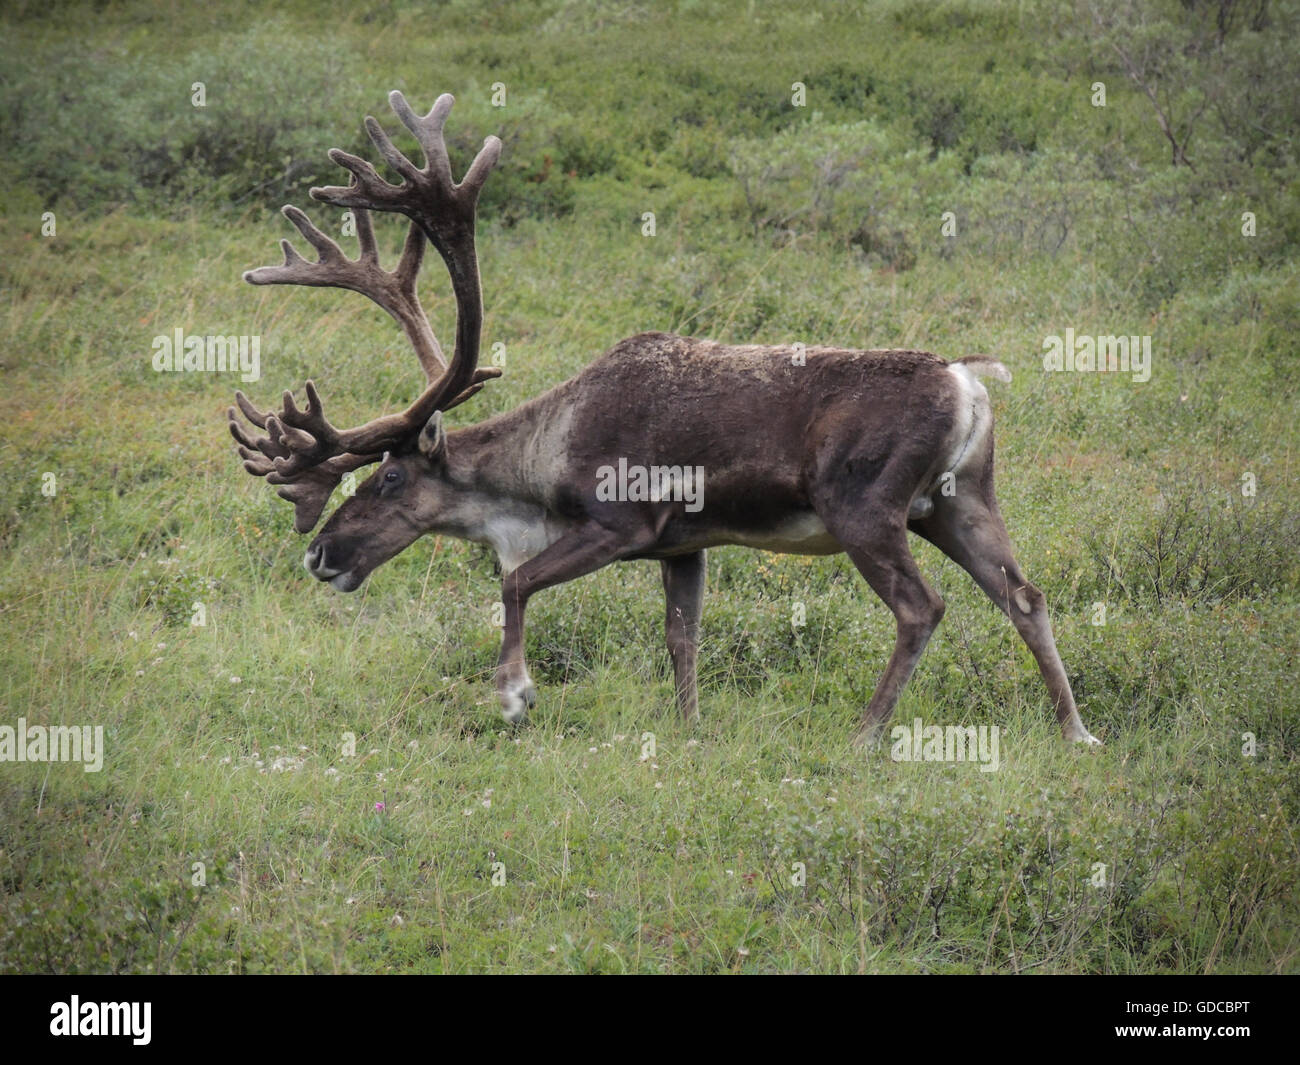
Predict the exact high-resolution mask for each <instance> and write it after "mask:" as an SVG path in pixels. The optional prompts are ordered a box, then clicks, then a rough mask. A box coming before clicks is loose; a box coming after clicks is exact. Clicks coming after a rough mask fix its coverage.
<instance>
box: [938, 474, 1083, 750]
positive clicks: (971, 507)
mask: <svg viewBox="0 0 1300 1065" xmlns="http://www.w3.org/2000/svg"><path fill="white" fill-rule="evenodd" d="M991 471H992V461H991V456H990V461H989V463H988V464H987V465H986V467H985V473H984V476H983V478H982V483H981V484H980V485H979V486H978V487H977V488H972V489H968V490H966V491H958V493H957V494H956V495H954V496H942V495H940V496H937V497H936V498H935V499H934V510H933V512H932V513H931V514H930V515H929V516H927V517H926V518H924V519H922V520H920V521H916V522H914V523H913V525H912V528H913V529H914V530H915V531H916V532H918V533H919V534H920V535H922V536H924V537H925V538H926V539H927V540H929V541H930V542H931V543H933V544H934V545H935V546H936V547H937V548H939V550H940V551H942V552H943V553H944V554H945V555H947V556H948V557H949V558H951V559H952V560H953V561H954V562H956V563H957V564H958V565H959V566H961V567H962V568H963V569H964V570H966V571H967V572H968V573H969V574H970V575H971V576H972V577H974V578H975V583H976V584H978V585H979V586H980V587H981V588H982V589H983V590H984V593H985V594H986V595H987V596H988V597H989V598H990V599H992V600H993V602H994V603H996V604H997V605H998V607H1000V608H1001V610H1002V611H1003V613H1005V614H1006V615H1007V616H1008V617H1009V618H1010V619H1011V622H1012V624H1013V625H1015V627H1016V631H1017V632H1018V633H1020V638H1021V639H1023V640H1024V641H1025V644H1026V645H1027V646H1028V647H1029V650H1030V651H1031V652H1032V653H1033V656H1034V660H1035V661H1036V662H1037V663H1038V670H1039V672H1040V673H1042V675H1043V680H1044V681H1045V682H1046V684H1047V690H1048V693H1049V694H1050V695H1051V697H1052V704H1053V706H1054V707H1055V709H1056V719H1057V721H1058V722H1060V725H1061V732H1062V733H1063V734H1064V736H1065V738H1066V739H1067V740H1073V741H1075V742H1078V743H1088V744H1095V743H1100V742H1101V741H1100V740H1098V739H1096V738H1095V737H1094V736H1093V735H1092V734H1091V733H1089V731H1088V730H1087V728H1085V727H1084V724H1083V721H1082V720H1081V719H1080V718H1079V711H1078V708H1077V707H1076V706H1075V703H1074V693H1073V692H1072V691H1071V690H1070V681H1069V679H1068V678H1067V677H1066V675H1065V667H1064V666H1063V665H1062V664H1061V656H1060V654H1058V653H1057V650H1056V640H1055V639H1054V637H1053V635H1052V623H1051V621H1050V619H1049V618H1048V616H1047V601H1046V598H1045V597H1044V595H1043V593H1042V592H1040V591H1039V590H1038V589H1037V588H1035V587H1034V586H1033V585H1032V584H1030V583H1029V581H1028V580H1027V579H1026V578H1025V575H1024V574H1023V573H1022V572H1021V571H1020V567H1019V566H1017V565H1016V560H1015V557H1014V556H1013V555H1012V552H1011V539H1010V537H1009V536H1008V535H1007V530H1006V526H1005V525H1004V524H1003V522H1002V515H1001V513H1000V512H999V511H998V504H997V499H996V498H995V497H994V495H993V485H992V472H991Z"/></svg>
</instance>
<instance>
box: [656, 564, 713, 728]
mask: <svg viewBox="0 0 1300 1065" xmlns="http://www.w3.org/2000/svg"><path fill="white" fill-rule="evenodd" d="M659 566H660V569H661V570H662V572H663V579H664V598H665V599H666V600H667V608H666V610H665V612H664V635H665V636H666V637H667V639H668V653H669V654H670V655H671V656H672V660H673V677H674V680H675V682H676V685H677V706H678V709H680V710H681V712H682V720H683V721H685V722H687V723H688V724H689V723H690V722H692V721H693V720H695V718H696V717H698V716H699V709H698V695H697V687H696V683H695V657H696V653H697V651H698V650H699V643H700V614H701V612H702V611H703V608H704V552H703V551H696V552H695V553H694V554H690V555H677V556H675V557H673V558H666V559H664V560H663V561H662V562H660V564H659Z"/></svg>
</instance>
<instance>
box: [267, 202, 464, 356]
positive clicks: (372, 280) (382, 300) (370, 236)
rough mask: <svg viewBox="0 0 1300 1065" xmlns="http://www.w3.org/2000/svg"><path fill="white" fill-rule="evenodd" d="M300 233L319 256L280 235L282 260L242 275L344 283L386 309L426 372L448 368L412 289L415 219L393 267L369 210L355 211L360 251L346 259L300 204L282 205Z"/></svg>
mask: <svg viewBox="0 0 1300 1065" xmlns="http://www.w3.org/2000/svg"><path fill="white" fill-rule="evenodd" d="M280 213H281V214H283V215H284V217H285V218H287V219H288V220H289V221H290V222H292V223H293V225H294V227H295V228H296V229H297V230H298V232H299V233H301V234H302V235H303V237H304V238H306V240H307V243H309V244H310V245H311V246H312V247H313V248H315V249H316V252H317V255H318V256H319V259H318V260H317V261H316V262H314V263H312V262H308V261H307V260H306V259H304V258H303V257H302V256H301V255H299V254H298V252H297V250H296V249H295V248H294V246H293V245H292V244H290V243H289V241H287V240H282V241H280V247H281V249H282V250H283V251H284V262H283V264H281V265H280V266H262V267H259V268H258V269H256V270H246V271H245V272H244V275H243V276H244V280H245V281H247V282H248V283H249V284H250V285H307V286H310V287H315V288H346V289H350V290H351V291H353V292H359V293H361V295H363V296H366V297H367V298H369V299H370V300H372V301H374V302H375V303H376V304H378V305H379V306H380V307H382V308H383V309H384V310H385V311H387V312H388V313H389V314H390V315H391V316H392V317H393V319H394V321H396V322H397V324H398V325H399V326H401V328H402V332H403V333H405V334H406V338H407V340H409V341H410V343H411V347H413V348H414V349H415V354H416V357H417V358H419V360H420V365H421V367H422V368H423V369H424V373H425V378H426V379H427V380H430V381H432V380H434V379H435V378H437V377H438V376H439V375H441V374H443V373H445V372H446V367H447V363H446V360H445V359H444V358H443V355H442V348H441V347H440V346H439V345H438V340H437V338H436V337H435V336H434V335H433V329H432V327H430V325H429V319H428V318H427V317H426V315H425V313H424V308H423V307H422V306H421V305H420V298H419V295H418V294H417V292H416V279H417V277H418V275H419V272H420V266H421V264H422V263H423V261H424V235H423V233H422V232H421V231H420V227H419V226H417V225H412V226H411V231H410V232H408V233H407V234H406V244H405V246H404V247H403V249H402V258H401V259H400V260H399V262H398V265H397V268H396V269H395V270H393V271H391V272H389V271H387V270H385V269H384V268H383V267H382V266H381V265H380V262H379V251H378V248H377V247H376V245H375V234H374V226H373V224H372V222H371V219H370V215H369V213H368V212H367V211H366V210H365V209H364V208H358V209H357V210H356V212H355V214H354V216H353V217H354V218H355V220H356V226H357V241H358V244H359V245H360V249H361V250H360V254H359V255H358V256H357V258H356V259H349V258H348V257H347V256H346V255H344V254H343V249H341V248H340V247H339V246H338V244H336V243H335V242H334V240H333V239H332V238H330V237H328V236H326V235H325V234H324V233H322V232H321V231H320V230H319V229H317V228H316V226H315V225H313V224H312V221H311V219H310V218H308V217H307V216H306V215H305V214H304V213H303V212H302V211H301V210H299V209H298V208H297V207H294V206H293V205H292V204H286V205H285V206H284V207H282V208H281V209H280Z"/></svg>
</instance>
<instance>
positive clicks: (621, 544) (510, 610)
mask: <svg viewBox="0 0 1300 1065" xmlns="http://www.w3.org/2000/svg"><path fill="white" fill-rule="evenodd" d="M653 542H654V534H653V533H652V532H650V531H649V530H646V531H645V532H643V533H642V534H641V535H636V534H635V533H632V534H629V531H628V530H626V529H620V530H614V529H609V528H606V527H605V526H603V525H600V524H598V523H596V522H594V521H589V522H584V523H583V524H582V525H580V526H578V527H577V528H575V529H572V530H570V531H569V532H567V533H565V534H564V535H563V536H562V537H560V539H558V540H556V541H555V543H553V544H551V546H550V547H548V548H546V550H545V551H543V552H541V553H540V554H539V555H537V556H535V557H534V558H530V559H529V560H528V561H527V562H525V563H523V564H522V565H521V566H519V567H518V568H517V569H514V570H512V571H511V572H510V573H508V574H507V575H506V576H505V578H504V579H503V580H502V582H501V603H502V605H503V606H504V607H505V634H504V635H503V637H502V640H501V658H500V659H499V660H498V662H497V673H496V687H497V697H498V698H499V699H500V700H501V713H502V715H503V716H504V717H505V719H506V720H507V721H509V722H511V723H512V724H514V723H516V722H519V721H522V720H523V718H524V715H525V714H526V713H527V712H528V710H529V709H530V708H531V707H532V706H534V705H535V704H536V702H537V689H536V687H534V685H533V682H532V679H531V678H530V677H529V676H528V667H527V665H526V664H525V663H524V610H525V608H526V607H527V606H528V600H529V599H531V598H532V597H533V595H535V594H536V593H537V592H540V591H541V590H542V589H543V588H550V587H551V586H552V585H555V584H563V583H564V582H565V581H571V580H573V579H574V578H576V577H583V576H586V574H588V573H594V572H595V571H596V570H598V569H600V568H601V567H602V566H607V565H609V564H610V563H611V562H617V561H618V560H619V559H621V558H627V557H629V556H630V555H635V554H637V553H639V552H640V551H643V550H645V548H647V547H648V546H650V544H651V543H653Z"/></svg>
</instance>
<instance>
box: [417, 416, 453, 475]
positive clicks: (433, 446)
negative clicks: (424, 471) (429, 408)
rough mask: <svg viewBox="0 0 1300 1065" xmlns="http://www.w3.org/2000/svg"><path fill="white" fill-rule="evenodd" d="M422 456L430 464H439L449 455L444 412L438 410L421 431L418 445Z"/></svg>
mask: <svg viewBox="0 0 1300 1065" xmlns="http://www.w3.org/2000/svg"><path fill="white" fill-rule="evenodd" d="M417 446H418V447H419V449H420V454H421V455H423V456H424V457H425V458H426V459H428V460H429V461H430V462H438V461H440V460H441V459H442V457H443V456H444V455H445V454H446V453H447V430H446V429H444V428H443V427H442V411H440V410H436V411H434V412H433V414H431V415H430V416H429V420H428V421H427V422H425V423H424V428H423V429H421V430H420V441H419V444H418V445H417Z"/></svg>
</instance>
